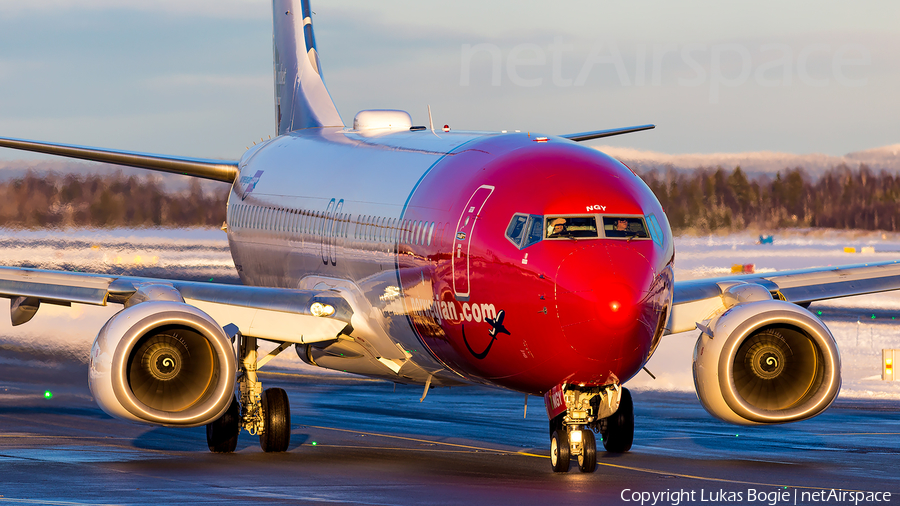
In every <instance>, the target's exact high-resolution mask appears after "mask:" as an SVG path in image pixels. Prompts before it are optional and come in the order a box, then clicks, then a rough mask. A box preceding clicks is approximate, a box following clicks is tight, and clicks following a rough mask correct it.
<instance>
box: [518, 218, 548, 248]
mask: <svg viewBox="0 0 900 506" xmlns="http://www.w3.org/2000/svg"><path fill="white" fill-rule="evenodd" d="M543 237H544V217H543V216H533V215H532V216H529V217H528V236H527V237H526V238H525V244H524V245H523V246H522V247H523V248H527V247H528V246H531V245H532V244H535V243H538V242H540V241H541V239H542V238H543Z"/></svg>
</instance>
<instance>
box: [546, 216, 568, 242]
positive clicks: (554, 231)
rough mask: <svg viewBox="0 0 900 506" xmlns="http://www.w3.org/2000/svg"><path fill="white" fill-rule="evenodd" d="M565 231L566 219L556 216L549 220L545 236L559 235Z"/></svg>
mask: <svg viewBox="0 0 900 506" xmlns="http://www.w3.org/2000/svg"><path fill="white" fill-rule="evenodd" d="M565 233H566V219H565V218H556V219H554V220H551V221H550V226H549V227H548V230H547V237H561V236H563V235H565Z"/></svg>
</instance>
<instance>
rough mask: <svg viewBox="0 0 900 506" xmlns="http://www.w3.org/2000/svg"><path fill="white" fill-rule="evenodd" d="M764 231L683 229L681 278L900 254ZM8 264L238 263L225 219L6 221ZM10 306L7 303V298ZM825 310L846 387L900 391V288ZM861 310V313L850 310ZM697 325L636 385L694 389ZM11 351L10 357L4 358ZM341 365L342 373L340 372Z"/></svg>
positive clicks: (866, 241) (69, 330)
mask: <svg viewBox="0 0 900 506" xmlns="http://www.w3.org/2000/svg"><path fill="white" fill-rule="evenodd" d="M757 239H758V237H757V236H755V235H750V234H735V235H730V236H713V237H679V238H677V239H676V262H675V273H676V279H688V278H697V277H705V276H720V275H725V274H727V273H729V272H731V266H732V265H733V264H741V265H743V264H754V265H755V267H756V270H757V272H768V271H774V270H778V269H793V268H802V267H815V266H824V265H842V264H855V263H864V262H877V261H884V260H893V259H898V258H900V234H897V235H893V234H887V235H882V234H881V233H868V232H836V231H824V232H823V231H805V230H792V231H784V232H781V233H776V234H775V241H774V244H772V245H758V244H755V242H756V241H757ZM845 247H855V248H856V250H857V251H860V250H861V248H862V247H867V248H868V247H871V248H874V252H871V253H852V254H851V253H844V248H845ZM0 265H33V266H40V267H44V268H58V267H60V266H67V267H69V268H72V267H74V268H77V269H80V270H92V271H95V272H104V271H115V270H116V269H121V268H123V267H125V266H129V265H130V266H138V267H141V266H144V267H147V266H150V267H153V268H156V269H160V270H166V271H178V272H200V273H203V275H204V276H206V275H210V277H217V278H218V279H221V278H223V277H227V276H229V275H230V276H232V277H234V276H233V264H232V261H231V255H230V253H229V252H228V245H227V241H226V238H225V234H224V233H223V232H222V231H220V230H217V229H190V230H167V229H155V230H154V229H147V230H111V231H96V230H93V231H92V230H76V231H40V232H29V231H13V230H0ZM4 307H5V306H4ZM810 309H811V310H813V311H816V310H822V311H823V313H824V314H823V319H824V321H825V323H826V324H828V326H829V328H830V329H831V330H832V332H833V333H834V336H835V338H836V339H837V342H838V346H839V347H840V350H841V353H842V360H843V380H844V383H843V388H842V390H841V396H844V397H867V398H891V399H900V382H884V381H882V380H881V377H880V374H881V365H880V364H881V349H882V348H900V292H890V293H885V294H878V295H867V296H861V297H852V298H847V299H839V300H834V301H829V302H823V303H817V304H814V305H813V306H811V308H810ZM875 309H877V310H881V311H882V312H884V311H888V312H889V311H891V310H894V309H896V310H897V317H898V319H897V320H891V319H890V318H879V319H875V320H872V319H871V318H869V317H868V313H867V310H875ZM117 310H118V307H117V306H108V307H93V306H84V305H73V306H72V307H71V308H68V307H61V306H52V305H46V304H45V305H43V306H42V307H41V309H40V311H38V313H37V315H36V316H35V318H34V320H32V321H31V322H29V323H28V324H26V325H23V326H21V327H16V328H13V327H11V326H10V323H9V320H8V319H7V318H0V348H2V349H5V350H12V351H14V352H15V351H18V352H21V353H14V356H16V357H17V358H11V357H12V355H10V356H8V355H0V365H2V364H3V363H4V362H8V361H11V360H15V361H16V362H17V364H19V365H21V364H22V362H21V360H26V361H27V362H28V363H31V364H33V365H35V366H37V367H53V366H54V364H55V363H58V362H59V361H60V360H75V361H78V362H83V363H86V362H87V359H88V354H89V350H90V345H91V342H92V341H93V339H94V336H95V335H96V333H97V331H98V330H99V329H100V327H101V326H102V325H103V323H104V322H105V321H106V320H107V319H109V318H110V317H111V316H112V315H113V314H114V313H115V312H116V311H117ZM829 310H839V311H840V312H841V313H842V314H843V315H844V317H843V318H842V319H835V320H830V319H829V316H828V314H829V312H830V311H829ZM856 313H859V315H860V318H859V322H858V323H857V321H856V320H854V321H847V318H846V315H847V314H851V315H852V314H856ZM696 338H697V332H686V333H682V334H675V335H672V336H667V337H666V338H664V340H663V342H662V344H661V345H660V347H659V349H658V351H657V353H656V354H655V355H654V357H653V358H652V359H651V360H650V363H649V364H648V365H647V368H648V369H649V370H650V371H651V372H653V373H654V374H655V375H656V376H657V379H656V380H653V379H651V378H650V377H649V376H648V375H647V374H645V373H643V372H642V373H640V374H638V376H637V377H635V378H634V379H633V380H632V381H631V382H629V387H631V388H634V389H643V390H650V389H653V390H655V389H658V390H676V391H693V389H694V386H693V380H692V378H691V355H692V353H693V346H694V343H695V341H696ZM4 357H6V358H4ZM270 367H276V368H280V369H287V370H304V371H305V372H310V370H316V371H322V370H321V369H314V368H311V367H309V366H307V365H305V364H303V363H302V362H300V360H299V359H298V358H297V357H296V355H295V354H294V353H293V352H292V351H290V350H289V351H288V352H285V353H283V354H282V355H280V356H279V357H278V358H276V359H275V360H274V361H273V362H271V366H270ZM335 374H341V373H335Z"/></svg>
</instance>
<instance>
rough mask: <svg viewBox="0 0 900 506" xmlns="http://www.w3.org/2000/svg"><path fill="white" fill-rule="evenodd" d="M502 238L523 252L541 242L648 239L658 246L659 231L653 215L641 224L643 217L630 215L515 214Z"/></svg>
mask: <svg viewBox="0 0 900 506" xmlns="http://www.w3.org/2000/svg"><path fill="white" fill-rule="evenodd" d="M598 222H602V224H603V228H602V229H601V228H600V227H598V226H597V224H598ZM648 223H649V224H650V231H648V226H647V224H648ZM651 232H652V235H651ZM506 238H507V239H509V242H511V243H513V244H514V245H515V246H516V247H517V248H519V249H525V248H527V247H528V246H531V245H532V244H536V243H539V242H541V241H542V240H544V239H548V240H572V239H576V240H577V239H602V238H606V239H628V240H632V239H647V240H651V239H652V240H654V241H656V242H657V244H660V243H661V242H662V231H661V230H660V228H659V224H658V223H657V221H656V217H655V216H653V215H649V216H647V221H645V219H644V217H643V216H634V215H631V216H604V215H596V214H594V215H588V216H578V215H575V216H571V215H563V216H560V215H548V216H539V215H534V214H524V213H516V214H514V215H513V217H512V220H510V222H509V226H507V227H506Z"/></svg>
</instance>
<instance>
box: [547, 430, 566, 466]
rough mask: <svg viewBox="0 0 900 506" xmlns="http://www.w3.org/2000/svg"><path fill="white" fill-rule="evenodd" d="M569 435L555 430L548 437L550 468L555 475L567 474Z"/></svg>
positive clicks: (563, 431)
mask: <svg viewBox="0 0 900 506" xmlns="http://www.w3.org/2000/svg"><path fill="white" fill-rule="evenodd" d="M569 455H570V454H569V434H568V432H566V431H565V430H555V431H553V435H552V436H550V466H551V467H552V468H553V472H555V473H567V472H569Z"/></svg>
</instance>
